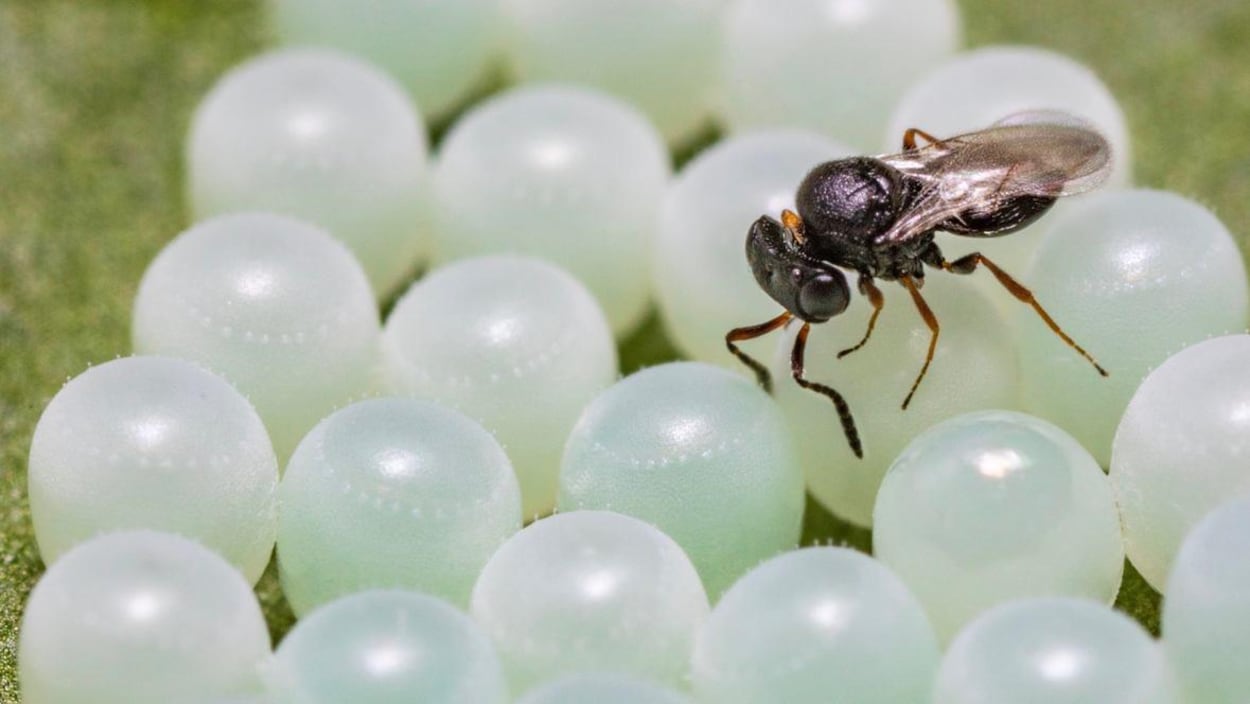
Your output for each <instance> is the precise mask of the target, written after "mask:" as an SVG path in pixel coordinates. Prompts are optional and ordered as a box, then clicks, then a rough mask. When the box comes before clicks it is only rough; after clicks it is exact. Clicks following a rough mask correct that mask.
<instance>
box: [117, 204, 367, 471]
mask: <svg viewBox="0 0 1250 704" xmlns="http://www.w3.org/2000/svg"><path fill="white" fill-rule="evenodd" d="M131 332H132V335H133V340H134V347H135V351H136V352H139V353H142V354H164V355H170V356H174V357H182V358H185V359H190V360H194V361H197V362H200V363H202V364H204V365H205V366H207V367H209V368H210V369H212V370H214V371H216V372H218V373H219V374H221V375H222V376H224V377H225V378H226V379H227V380H228V381H230V382H231V383H232V384H234V385H235V387H236V388H238V389H239V390H240V391H242V392H243V394H244V395H245V396H247V398H248V400H250V401H251V402H252V404H253V405H254V406H256V410H257V411H258V412H259V413H260V416H261V418H262V419H263V420H264V421H265V426H266V427H267V428H268V430H269V436H270V438H272V440H273V445H274V449H275V450H276V451H277V453H278V457H279V459H283V458H286V457H287V456H289V455H290V453H291V451H292V450H293V449H294V448H295V444H296V443H297V442H298V441H299V439H300V438H301V437H303V436H304V433H306V432H307V431H308V430H309V429H310V428H311V427H312V426H313V425H314V424H315V423H316V422H317V421H318V420H320V419H321V418H322V417H324V416H325V415H327V414H329V413H330V411H331V410H333V409H334V408H335V407H336V406H338V405H340V404H343V403H345V402H347V401H348V400H350V399H351V398H352V397H354V396H360V395H362V394H366V393H369V392H371V391H372V390H373V389H374V388H375V387H376V385H377V378H376V377H377V375H378V366H379V358H380V344H379V341H380V338H381V325H380V323H379V321H378V312H377V308H376V306H375V304H374V300H373V295H372V293H371V292H370V290H369V283H368V281H367V280H366V279H365V274H364V272H363V271H361V269H360V265H359V264H357V263H356V260H355V259H353V258H352V256H351V253H350V252H349V251H347V249H346V248H345V247H343V246H342V245H341V244H339V243H338V242H336V241H335V240H334V239H333V238H331V237H330V236H329V235H327V234H326V233H325V232H324V231H323V230H320V229H318V228H316V227H313V226H311V225H306V224H304V223H302V222H299V221H297V220H292V219H290V218H286V217H283V216H279V215H270V214H265V213H244V214H238V215H223V216H221V217H217V218H213V219H211V220H208V221H205V222H203V223H200V224H198V225H196V226H194V227H192V228H191V229H189V230H187V231H186V232H183V233H182V234H181V235H179V236H178V237H177V238H176V239H174V240H173V241H172V242H170V243H169V244H168V245H166V246H165V249H164V250H162V251H161V253H160V254H159V255H157V257H156V259H155V260H153V262H152V263H151V264H150V265H149V266H148V269H147V271H146V272H145V273H144V275H143V281H142V282H141V283H140V284H139V293H138V295H137V296H136V297H135V307H134V321H133V327H132V329H131Z"/></svg>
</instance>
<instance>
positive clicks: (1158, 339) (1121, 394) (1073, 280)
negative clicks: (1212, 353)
mask: <svg viewBox="0 0 1250 704" xmlns="http://www.w3.org/2000/svg"><path fill="white" fill-rule="evenodd" d="M1026 279H1027V281H1028V282H1029V284H1030V286H1032V288H1033V291H1034V293H1035V294H1036V295H1037V297H1038V299H1039V300H1040V301H1041V303H1042V305H1044V306H1045V307H1046V308H1047V310H1048V311H1049V312H1050V314H1051V316H1052V317H1054V319H1055V320H1056V321H1057V322H1058V323H1059V325H1060V326H1061V327H1062V328H1063V329H1064V331H1066V332H1067V333H1068V334H1069V335H1071V336H1072V337H1073V339H1075V340H1076V341H1077V343H1079V344H1080V345H1082V346H1083V347H1084V348H1085V349H1087V350H1089V352H1090V353H1091V354H1092V355H1094V357H1095V358H1096V359H1097V360H1098V361H1099V363H1100V364H1102V366H1103V367H1104V368H1105V369H1106V370H1107V371H1108V372H1109V373H1110V376H1109V377H1107V378H1105V379H1104V378H1102V377H1100V376H1099V375H1098V373H1097V372H1096V371H1095V370H1094V369H1093V367H1092V366H1091V365H1090V364H1089V362H1087V361H1085V360H1084V359H1082V358H1081V357H1080V356H1079V355H1077V354H1076V352H1074V351H1073V350H1072V349H1071V348H1070V347H1068V346H1067V345H1066V344H1064V343H1063V341H1062V340H1060V339H1059V338H1058V337H1057V336H1056V335H1055V334H1054V333H1053V332H1051V330H1050V329H1049V328H1048V327H1047V326H1046V325H1045V323H1043V322H1042V321H1041V320H1040V319H1039V318H1038V317H1037V316H1036V315H1034V314H1033V312H1032V311H1030V310H1028V309H1027V308H1023V307H1022V310H1020V311H1019V312H1018V313H1017V316H1016V319H1015V321H1014V322H1015V325H1016V329H1017V333H1018V335H1017V339H1018V343H1019V350H1020V372H1021V385H1022V387H1023V406H1024V410H1026V411H1028V412H1030V413H1033V414H1036V415H1038V416H1041V417H1043V418H1046V419H1047V420H1049V421H1051V422H1053V423H1055V424H1056V425H1058V426H1059V427H1061V428H1063V429H1064V430H1066V431H1068V432H1069V433H1071V434H1072V435H1073V437H1075V438H1076V439H1077V440H1079V441H1080V442H1081V444H1082V445H1084V446H1085V447H1086V448H1087V449H1088V450H1089V451H1090V452H1091V453H1093V455H1094V457H1095V458H1096V459H1097V460H1098V461H1099V463H1100V464H1102V465H1104V466H1106V465H1107V463H1108V461H1109V460H1110V458H1111V440H1112V437H1113V435H1114V434H1115V429H1116V424H1117V423H1118V422H1119V419H1120V416H1121V415H1122V414H1123V413H1124V409H1125V407H1126V406H1127V405H1128V402H1129V398H1130V397H1132V395H1133V392H1134V390H1136V389H1137V386H1138V384H1140V383H1141V382H1142V378H1143V377H1144V376H1145V375H1146V374H1147V372H1149V371H1150V370H1151V369H1152V368H1154V367H1155V366H1158V365H1159V364H1160V363H1161V362H1163V360H1165V359H1167V358H1168V356H1169V355H1172V354H1175V353H1176V352H1178V351H1179V350H1180V349H1181V348H1183V347H1185V346H1186V345H1190V344H1193V343H1195V342H1198V341H1200V340H1203V339H1206V338H1208V337H1210V336H1212V335H1222V334H1227V333H1229V332H1241V331H1244V330H1245V329H1246V324H1247V315H1248V313H1250V297H1248V296H1247V287H1246V270H1245V266H1244V265H1243V264H1242V257H1241V252H1240V250H1239V249H1238V247H1237V243H1236V242H1235V241H1234V240H1233V237H1232V235H1230V234H1229V232H1228V230H1227V229H1226V228H1225V227H1224V225H1223V224H1222V223H1221V222H1220V221H1219V220H1218V219H1216V217H1215V216H1214V215H1212V214H1211V213H1210V211H1208V210H1207V209H1206V208H1203V207H1202V206H1200V205H1198V204H1197V203H1195V202H1193V201H1191V200H1188V199H1186V198H1182V197H1181V196H1178V195H1176V194H1173V193H1167V192H1164V191H1149V190H1130V191H1108V192H1104V193H1098V194H1094V195H1091V196H1089V197H1087V198H1086V199H1085V200H1084V201H1083V202H1081V203H1079V204H1076V205H1075V206H1074V207H1072V208H1070V209H1068V210H1067V211H1065V212H1064V213H1061V214H1060V215H1059V216H1057V217H1056V219H1055V220H1054V221H1053V222H1052V223H1051V225H1050V229H1049V230H1047V231H1046V233H1045V237H1044V239H1043V241H1042V243H1041V245H1040V246H1039V247H1038V250H1037V252H1036V254H1035V255H1034V257H1033V261H1032V264H1031V266H1030V267H1029V269H1028V270H1027V273H1026ZM1194 405H1195V407H1196V406H1197V405H1198V404H1197V399H1195V404H1194ZM1178 541H1179V535H1178V536H1176V538H1175V539H1174V540H1173V541H1172V543H1171V544H1172V545H1173V547H1174V546H1175V545H1176V544H1177V542H1178ZM1153 578H1154V579H1155V583H1158V581H1160V580H1161V579H1162V574H1159V573H1156V574H1155V575H1154V576H1153Z"/></svg>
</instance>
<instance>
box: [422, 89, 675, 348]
mask: <svg viewBox="0 0 1250 704" xmlns="http://www.w3.org/2000/svg"><path fill="white" fill-rule="evenodd" d="M669 172H670V166H669V156H668V151H667V150H666V148H665V146H664V141H663V140H662V139H661V138H660V135H659V134H658V133H657V132H656V131H655V128H654V127H652V126H651V124H650V123H649V122H647V119H646V118H645V117H644V116H643V115H642V114H641V113H639V112H638V111H637V110H636V109H634V108H633V107H632V106H630V105H628V104H626V103H624V102H621V101H620V100H619V99H617V98H613V97H611V96H608V95H606V94H602V93H599V92H597V91H593V90H590V89H586V88H575V87H568V86H555V85H549V86H527V87H521V88H516V89H513V90H511V91H508V92H506V93H503V94H502V95H498V96H496V97H494V98H491V99H490V100H487V101H486V102H483V103H481V104H479V105H477V106H476V107H474V108H473V110H471V111H470V112H469V113H468V114H466V115H465V116H464V117H463V118H462V119H460V120H459V121H457V122H456V124H455V126H454V127H453V128H452V130H451V131H450V132H449V133H448V134H447V137H446V138H445V139H444V140H443V144H442V147H441V149H440V151H439V155H438V160H437V162H436V164H435V167H434V195H435V208H434V210H435V221H436V225H437V227H436V228H435V229H436V232H435V236H436V240H437V242H436V247H435V249H436V252H435V257H436V259H437V261H439V262H446V261H449V260H452V259H461V258H464V257H470V256H475V255H481V254H493V253H499V252H511V253H518V254H530V255H534V256H537V257H542V258H544V259H547V260H549V261H552V262H554V263H556V264H558V265H560V266H562V267H564V268H565V269H567V270H568V271H569V272H570V273H572V274H573V275H574V276H576V277H577V278H578V279H580V280H581V281H582V283H584V284H585V285H586V287H587V288H589V289H590V291H591V293H593V294H594V295H595V297H596V298H598V299H599V303H600V305H602V306H603V309H604V312H605V313H606V314H607V316H608V321H609V322H610V323H611V324H612V329H613V330H614V331H615V332H616V333H618V334H620V333H624V332H627V331H629V330H631V329H632V328H634V327H635V326H637V324H638V323H639V322H641V320H642V318H643V315H644V314H645V313H646V310H647V304H648V302H649V298H650V289H651V286H650V276H649V274H648V265H649V262H650V259H651V241H652V239H653V238H654V236H655V231H656V220H657V213H658V210H659V207H660V200H661V199H662V197H663V195H664V189H665V186H666V185H667V184H668V178H669Z"/></svg>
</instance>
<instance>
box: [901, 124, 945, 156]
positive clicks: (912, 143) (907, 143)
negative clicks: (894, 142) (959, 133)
mask: <svg viewBox="0 0 1250 704" xmlns="http://www.w3.org/2000/svg"><path fill="white" fill-rule="evenodd" d="M917 137H919V138H921V139H923V140H924V141H926V142H928V143H929V144H937V143H938V142H941V141H942V140H940V139H938V138H937V137H934V136H933V135H931V134H929V133H928V132H925V131H924V130H922V129H919V128H916V127H908V128H907V131H906V132H904V133H903V151H911V150H913V149H915V148H916V138H917Z"/></svg>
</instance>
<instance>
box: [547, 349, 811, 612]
mask: <svg viewBox="0 0 1250 704" xmlns="http://www.w3.org/2000/svg"><path fill="white" fill-rule="evenodd" d="M803 501H804V499H803V475H802V470H801V469H800V467H799V463H798V456H797V453H796V452H795V450H794V447H793V444H792V442H791V438H790V433H789V429H788V428H787V426H786V422H785V418H784V416H782V414H781V411H780V409H778V408H777V404H776V403H774V402H773V400H772V399H770V398H769V397H768V395H767V394H765V393H764V392H763V391H761V390H760V389H759V387H757V386H756V385H755V384H753V383H752V382H750V381H748V380H746V379H743V378H742V377H740V376H738V375H736V374H732V373H730V372H727V371H725V370H723V369H719V368H716V367H712V366H709V365H706V364H700V363H698V362H676V363H672V364H664V365H660V366H658V367H651V368H650V369H645V370H643V371H640V372H638V373H636V374H633V375H632V376H629V377H628V378H626V379H625V380H624V381H621V382H619V383H618V384H616V385H615V386H613V387H611V388H610V389H608V390H607V391H605V392H603V393H602V394H600V395H599V397H598V398H596V399H595V400H594V401H593V402H591V404H590V405H589V406H587V407H586V410H585V411H584V412H583V413H582V417H581V419H580V420H578V422H577V425H576V427H574V428H573V433H572V434H571V435H570V436H569V440H568V443H567V444H566V445H565V449H564V461H563V463H562V465H561V469H560V498H559V501H558V507H559V509H560V510H562V511H567V510H572V509H606V510H611V511H617V512H619V513H624V514H628V515H630V516H634V517H636V518H641V519H642V520H644V521H647V522H648V523H651V524H652V525H654V526H656V527H657V528H659V529H660V530H662V531H664V533H665V534H667V535H668V536H669V537H671V538H672V539H673V540H675V541H677V544H678V545H680V546H681V547H682V549H683V550H685V551H686V554H687V555H688V556H689V557H690V561H691V562H693V563H694V566H695V567H696V568H698V570H699V575H700V576H702V577H703V584H704V586H706V588H707V591H708V594H710V595H711V596H712V598H713V599H715V598H716V596H717V595H719V594H720V593H721V592H722V591H724V590H725V589H727V588H728V587H729V585H730V584H732V583H733V581H734V580H735V579H737V578H738V577H739V576H740V575H742V574H743V573H744V572H746V571H747V570H748V569H750V568H751V567H753V566H754V565H756V564H758V563H759V562H760V560H763V559H766V558H768V557H771V556H773V555H775V554H777V553H779V552H781V551H783V550H786V549H789V548H792V547H794V546H795V545H797V544H798V542H799V533H800V528H801V524H802V521H803Z"/></svg>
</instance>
